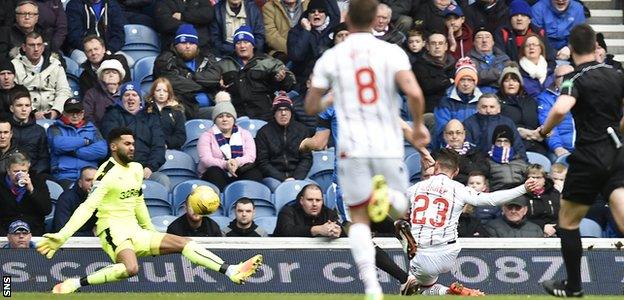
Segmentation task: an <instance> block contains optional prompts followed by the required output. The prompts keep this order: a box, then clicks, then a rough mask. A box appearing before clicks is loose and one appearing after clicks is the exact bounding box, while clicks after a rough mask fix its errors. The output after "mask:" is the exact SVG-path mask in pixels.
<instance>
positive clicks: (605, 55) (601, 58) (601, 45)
mask: <svg viewBox="0 0 624 300" xmlns="http://www.w3.org/2000/svg"><path fill="white" fill-rule="evenodd" d="M596 42H597V43H598V45H596V61H597V62H599V63H603V62H604V63H605V64H607V65H610V66H612V67H614V68H615V69H616V70H618V71H620V72H624V68H623V67H622V63H621V62H619V61H617V60H615V58H614V57H615V56H614V55H613V54H610V53H609V51H608V50H607V43H605V40H604V34H602V32H599V33H597V34H596Z"/></svg>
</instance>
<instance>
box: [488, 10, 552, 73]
mask: <svg viewBox="0 0 624 300" xmlns="http://www.w3.org/2000/svg"><path fill="white" fill-rule="evenodd" d="M532 17H533V14H532V12H531V6H529V4H528V3H527V2H526V0H513V1H512V2H511V3H510V4H509V18H510V21H509V23H508V24H506V25H503V26H501V27H500V28H498V29H496V32H495V33H494V41H495V42H496V47H498V48H499V49H501V50H503V52H505V53H506V54H507V55H508V56H509V58H510V59H511V60H513V61H518V60H519V59H520V54H519V53H520V46H521V45H522V43H524V39H525V38H526V36H527V35H528V34H529V33H534V34H537V35H538V36H539V37H540V38H541V39H543V40H544V46H545V48H546V51H545V54H544V57H545V58H546V60H547V61H549V62H554V61H555V51H554V50H553V49H552V48H551V46H550V43H549V42H548V40H547V39H546V37H545V36H546V31H545V30H544V29H543V28H541V27H539V26H537V25H535V24H533V23H532V19H531V18H532Z"/></svg>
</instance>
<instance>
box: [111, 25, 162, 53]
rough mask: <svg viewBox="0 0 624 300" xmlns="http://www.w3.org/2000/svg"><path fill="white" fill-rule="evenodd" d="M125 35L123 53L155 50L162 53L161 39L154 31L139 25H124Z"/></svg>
mask: <svg viewBox="0 0 624 300" xmlns="http://www.w3.org/2000/svg"><path fill="white" fill-rule="evenodd" d="M124 33H125V39H124V45H123V47H122V48H121V50H122V51H124V52H126V50H154V51H156V52H160V38H159V37H158V33H157V32H156V31H155V30H154V29H152V28H149V27H147V26H144V25H139V24H126V25H124Z"/></svg>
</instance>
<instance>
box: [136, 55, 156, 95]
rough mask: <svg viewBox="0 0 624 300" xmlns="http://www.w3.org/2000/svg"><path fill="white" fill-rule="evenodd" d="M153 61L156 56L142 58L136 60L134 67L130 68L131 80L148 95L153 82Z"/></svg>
mask: <svg viewBox="0 0 624 300" xmlns="http://www.w3.org/2000/svg"><path fill="white" fill-rule="evenodd" d="M155 60H156V56H148V57H143V58H141V59H139V60H137V61H136V62H135V63H134V66H132V70H133V71H132V79H133V80H134V82H138V83H140V84H141V90H143V92H145V91H146V90H147V91H148V93H149V90H150V88H151V86H152V82H154V76H153V71H154V61H155Z"/></svg>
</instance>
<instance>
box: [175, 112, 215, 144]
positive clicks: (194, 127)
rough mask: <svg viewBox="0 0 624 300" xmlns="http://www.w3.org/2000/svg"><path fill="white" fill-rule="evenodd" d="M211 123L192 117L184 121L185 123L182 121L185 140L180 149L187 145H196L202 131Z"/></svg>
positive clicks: (211, 123)
mask: <svg viewBox="0 0 624 300" xmlns="http://www.w3.org/2000/svg"><path fill="white" fill-rule="evenodd" d="M212 125H213V122H212V121H211V120H206V119H193V120H188V121H186V123H184V128H185V129H186V141H185V142H184V146H182V149H185V147H187V146H196V145H197V141H198V140H199V137H200V136H201V135H202V133H204V132H206V131H207V130H209V129H210V128H211V127H212Z"/></svg>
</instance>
